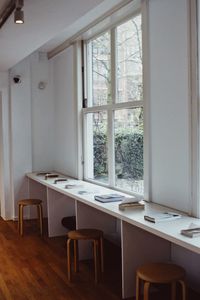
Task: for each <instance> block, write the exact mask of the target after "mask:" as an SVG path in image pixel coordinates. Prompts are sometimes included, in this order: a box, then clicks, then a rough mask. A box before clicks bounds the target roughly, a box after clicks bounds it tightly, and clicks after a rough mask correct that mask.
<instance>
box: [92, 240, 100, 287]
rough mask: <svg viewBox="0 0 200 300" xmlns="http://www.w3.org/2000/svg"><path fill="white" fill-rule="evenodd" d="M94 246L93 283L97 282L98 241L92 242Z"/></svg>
mask: <svg viewBox="0 0 200 300" xmlns="http://www.w3.org/2000/svg"><path fill="white" fill-rule="evenodd" d="M93 244H94V273H95V283H97V282H98V270H97V251H98V246H99V245H98V244H99V243H98V240H94V241H93Z"/></svg>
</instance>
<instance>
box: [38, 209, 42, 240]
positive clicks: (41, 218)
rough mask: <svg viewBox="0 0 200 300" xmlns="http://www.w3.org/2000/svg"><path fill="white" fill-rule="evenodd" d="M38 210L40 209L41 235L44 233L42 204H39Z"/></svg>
mask: <svg viewBox="0 0 200 300" xmlns="http://www.w3.org/2000/svg"><path fill="white" fill-rule="evenodd" d="M37 210H38V219H39V224H40V235H42V234H43V212H42V205H41V204H39V205H37Z"/></svg>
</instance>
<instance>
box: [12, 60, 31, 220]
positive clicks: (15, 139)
mask: <svg viewBox="0 0 200 300" xmlns="http://www.w3.org/2000/svg"><path fill="white" fill-rule="evenodd" d="M15 75H20V76H21V83H19V84H15V83H14V82H13V79H12V78H13V76H15ZM10 77H11V79H10V82H11V87H10V88H11V95H10V97H11V138H12V144H11V147H12V178H13V191H14V200H15V211H14V216H15V215H16V214H17V205H16V202H17V201H18V200H19V199H24V198H27V197H28V184H27V179H26V177H25V174H26V173H27V172H31V171H32V133H31V78H30V59H29V58H26V59H25V60H23V61H22V62H21V63H19V64H17V65H16V66H15V67H14V68H13V69H12V70H11V72H10Z"/></svg>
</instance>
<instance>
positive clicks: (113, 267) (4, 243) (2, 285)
mask: <svg viewBox="0 0 200 300" xmlns="http://www.w3.org/2000/svg"><path fill="white" fill-rule="evenodd" d="M120 273H121V272H120V251H119V249H118V248H117V247H116V246H113V245H112V244H110V243H105V274H104V276H103V278H102V279H101V283H99V284H98V285H95V283H94V274H93V265H92V262H81V264H80V272H79V274H78V275H76V276H75V277H73V283H69V282H68V280H67V269H66V238H65V237H59V238H48V237H47V235H44V237H43V238H40V236H39V232H38V231H37V228H36V224H35V222H34V221H28V222H27V221H26V227H25V230H24V236H23V237H20V236H19V235H18V231H17V222H13V221H7V222H5V221H3V220H2V219H0V300H4V299H5V300H11V299H12V300H25V299H26V300H27V299H28V300H37V299H45V300H51V299H52V300H64V299H65V300H100V299H101V300H120V299H121V296H120V295H121V284H120V283H121V277H120ZM150 299H151V300H158V299H159V300H167V299H170V297H169V293H168V290H166V288H165V289H162V288H161V291H160V292H159V294H158V293H155V294H154V295H152V296H151V298H150ZM197 299H198V300H199V299H200V295H197V294H195V293H192V292H190V294H189V300H197Z"/></svg>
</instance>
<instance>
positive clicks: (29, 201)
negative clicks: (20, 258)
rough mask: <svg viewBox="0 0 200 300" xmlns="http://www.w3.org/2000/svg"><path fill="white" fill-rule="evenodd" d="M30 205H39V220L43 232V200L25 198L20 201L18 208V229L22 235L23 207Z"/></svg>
mask: <svg viewBox="0 0 200 300" xmlns="http://www.w3.org/2000/svg"><path fill="white" fill-rule="evenodd" d="M28 205H35V206H36V207H37V213H38V220H39V225H40V234H41V235H42V233H43V223H42V219H43V213H42V200H39V199H24V200H20V201H18V209H19V215H18V230H19V233H20V235H23V221H24V219H23V208H24V206H28Z"/></svg>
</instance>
